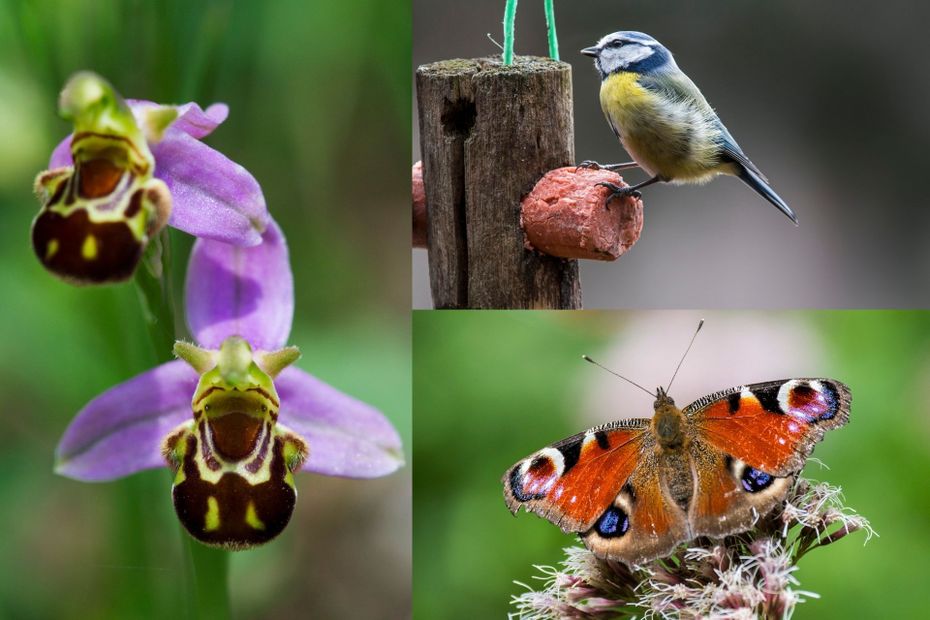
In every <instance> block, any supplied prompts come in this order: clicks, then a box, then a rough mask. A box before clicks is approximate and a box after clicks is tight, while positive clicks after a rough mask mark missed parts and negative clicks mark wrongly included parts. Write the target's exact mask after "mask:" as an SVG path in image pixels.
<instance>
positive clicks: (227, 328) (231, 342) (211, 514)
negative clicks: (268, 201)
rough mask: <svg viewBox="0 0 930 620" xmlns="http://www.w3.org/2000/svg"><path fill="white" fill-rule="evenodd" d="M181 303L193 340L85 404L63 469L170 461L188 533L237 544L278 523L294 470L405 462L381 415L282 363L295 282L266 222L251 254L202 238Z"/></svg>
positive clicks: (117, 473) (286, 512) (72, 472)
mask: <svg viewBox="0 0 930 620" xmlns="http://www.w3.org/2000/svg"><path fill="white" fill-rule="evenodd" d="M186 306H187V318H188V323H189V325H190V328H191V333H192V334H193V336H194V339H195V340H196V341H197V343H198V344H196V345H195V344H190V343H183V342H180V343H178V344H177V345H176V346H175V352H176V354H177V355H178V357H180V358H181V359H179V360H176V361H172V362H168V363H166V364H162V365H161V366H158V367H156V368H153V369H152V370H149V371H147V372H144V373H142V374H141V375H138V376H137V377H135V378H133V379H130V380H128V381H126V382H125V383H122V384H120V385H117V386H115V387H113V388H111V389H110V390H108V391H106V392H104V393H103V394H101V395H100V396H98V397H97V398H95V399H94V400H92V401H91V402H90V403H88V405H87V406H85V407H84V408H83V409H82V410H81V411H80V412H79V414H78V415H77V417H76V418H75V419H74V420H73V421H72V423H71V425H70V426H69V427H68V429H67V430H66V431H65V434H64V436H63V437H62V439H61V442H60V443H59V446H58V450H57V465H56V471H57V472H58V473H60V474H62V475H65V476H68V477H71V478H75V479H78V480H85V481H102V480H112V479H114V478H119V477H121V476H126V475H128V474H131V473H133V472H136V471H139V470H142V469H147V468H152V467H159V466H165V465H166V464H167V465H169V466H170V467H171V468H172V469H173V470H174V471H175V481H174V488H173V498H174V505H175V510H176V512H177V514H178V517H179V519H180V520H181V522H182V523H183V524H184V526H185V527H186V528H187V530H188V531H189V532H190V533H191V534H192V535H193V536H194V537H195V538H197V539H198V540H201V541H202V542H205V543H207V544H213V545H220V546H225V547H229V548H234V549H241V548H246V547H249V546H253V545H256V544H261V543H263V542H266V541H267V540H270V539H271V538H273V537H274V536H275V535H276V534H278V533H279V532H280V531H281V530H282V529H283V528H284V526H285V525H286V524H287V522H288V520H289V518H290V516H291V513H292V511H293V508H294V504H295V501H296V491H295V489H294V483H293V473H294V472H296V471H299V470H301V469H303V470H306V471H312V472H316V473H320V474H325V475H332V476H346V477H354V478H372V477H377V476H383V475H386V474H388V473H391V472H392V471H394V470H396V469H397V468H398V467H399V466H400V465H401V464H402V463H403V457H402V455H401V444H400V438H399V437H398V435H397V432H396V430H395V429H394V428H393V426H391V424H390V422H388V420H387V419H386V418H385V417H384V416H383V415H382V414H381V413H380V412H379V411H377V410H376V409H374V408H372V407H370V406H369V405H366V404H364V403H362V402H359V401H357V400H355V399H354V398H352V397H350V396H347V395H345V394H343V393H341V392H339V391H338V390H336V389H334V388H332V387H330V386H328V385H326V384H325V383H322V382H321V381H319V380H318V379H315V378H314V377H312V376H310V375H309V374H307V373H306V372H304V371H302V370H300V369H298V368H295V367H293V366H291V364H292V363H293V362H294V361H296V359H297V358H298V356H299V352H298V350H297V348H296V347H287V346H285V345H286V343H287V339H288V337H289V335H290V328H291V322H292V319H293V310H294V299H293V283H292V277H291V272H290V265H289V262H288V252H287V245H286V242H285V239H284V236H283V234H282V233H281V231H280V229H279V228H278V226H277V224H275V223H274V221H269V224H268V226H267V228H266V230H265V232H264V234H263V236H262V243H261V245H257V246H254V247H237V246H233V245H230V244H227V243H222V242H218V241H213V240H209V239H199V240H198V241H197V242H196V244H195V245H194V249H193V251H192V254H191V259H190V263H189V266H188V278H187V290H186Z"/></svg>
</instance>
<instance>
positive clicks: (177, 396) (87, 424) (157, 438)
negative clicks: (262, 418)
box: [55, 360, 198, 482]
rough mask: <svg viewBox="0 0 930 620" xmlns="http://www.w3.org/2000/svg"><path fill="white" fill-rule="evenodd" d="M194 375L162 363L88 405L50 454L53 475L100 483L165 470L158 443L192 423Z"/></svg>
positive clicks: (176, 365) (184, 365)
mask: <svg viewBox="0 0 930 620" xmlns="http://www.w3.org/2000/svg"><path fill="white" fill-rule="evenodd" d="M197 379H198V376H197V373H196V372H195V371H194V370H193V369H191V367H190V366H188V365H187V363H186V362H182V361H180V360H177V361H173V362H168V363H166V364H162V365H161V366H158V367H156V368H153V369H152V370H149V371H146V372H144V373H142V374H141V375H138V376H136V377H133V378H132V379H130V380H129V381H126V382H124V383H121V384H119V385H117V386H116V387H113V388H111V389H109V390H107V391H106V392H104V393H103V394H101V395H100V396H98V397H97V398H95V399H94V400H92V401H90V402H89V403H88V404H87V406H85V407H84V408H83V409H82V410H81V411H80V412H79V413H78V414H77V416H76V417H75V418H74V420H72V421H71V424H70V425H69V426H68V429H67V430H66V431H65V434H64V436H63V437H62V438H61V442H60V443H59V444H58V449H57V450H56V451H55V457H56V466H55V471H56V472H58V473H59V474H61V475H63V476H67V477H69V478H74V479H76V480H83V481H85V482H99V481H105V480H113V479H115V478H120V477H122V476H127V475H129V474H131V473H134V472H137V471H140V470H143V469H151V468H153V467H163V466H165V461H164V459H163V458H162V455H161V442H162V440H163V439H164V438H165V436H166V435H167V434H168V432H169V431H171V429H173V428H174V427H175V426H177V425H178V424H180V423H181V422H183V421H184V420H187V419H192V414H191V397H192V395H193V394H194V390H195V389H196V387H197Z"/></svg>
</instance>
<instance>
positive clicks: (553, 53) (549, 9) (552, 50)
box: [545, 0, 559, 60]
mask: <svg viewBox="0 0 930 620" xmlns="http://www.w3.org/2000/svg"><path fill="white" fill-rule="evenodd" d="M553 1H554V0H546V2H545V9H546V27H547V28H548V29H549V57H550V58H552V60H558V59H559V39H558V37H557V36H556V34H555V8H554V7H553V6H552V4H553Z"/></svg>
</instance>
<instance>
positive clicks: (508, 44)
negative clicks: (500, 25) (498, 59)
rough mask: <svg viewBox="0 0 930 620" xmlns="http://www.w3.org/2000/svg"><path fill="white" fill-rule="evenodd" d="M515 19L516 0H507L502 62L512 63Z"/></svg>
mask: <svg viewBox="0 0 930 620" xmlns="http://www.w3.org/2000/svg"><path fill="white" fill-rule="evenodd" d="M516 19H517V0H507V4H506V5H505V6H504V64H505V65H512V64H513V31H514V22H515V21H516Z"/></svg>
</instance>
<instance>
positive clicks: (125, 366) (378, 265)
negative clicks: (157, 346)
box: [0, 0, 411, 618]
mask: <svg viewBox="0 0 930 620" xmlns="http://www.w3.org/2000/svg"><path fill="white" fill-rule="evenodd" d="M410 31H411V16H410V7H409V5H408V4H407V3H404V2H392V1H390V0H345V1H342V2H301V1H299V0H281V1H277V2H236V3H234V2H232V1H230V0H213V1H208V2H190V1H185V0H168V1H161V2H146V1H142V0H126V1H117V0H93V1H91V0H88V1H77V0H72V1H69V2H50V1H38V0H26V1H15V0H0V285H2V290H3V291H4V295H3V301H2V303H0V398H2V402H3V407H2V413H0V465H2V468H3V469H2V471H3V474H2V475H0V506H2V508H0V528H2V529H3V531H4V537H3V538H4V542H3V543H2V545H0V546H2V548H3V551H2V553H0V617H2V618H52V617H54V618H130V617H132V618H141V617H152V618H164V617H180V616H181V615H182V612H183V609H184V608H185V606H184V597H185V596H187V591H186V588H187V586H188V584H186V583H185V579H184V574H185V572H184V570H183V566H182V557H183V556H182V545H181V537H180V535H179V525H178V522H177V520H176V518H175V517H174V514H173V511H172V508H171V501H170V477H169V475H168V473H167V471H151V472H145V473H142V474H138V475H135V476H132V477H130V478H128V479H125V480H122V481H118V482H114V483H108V484H93V485H92V484H81V483H78V482H74V481H71V480H67V479H64V478H61V477H57V476H55V475H53V473H52V459H53V451H54V447H55V444H56V443H57V440H58V437H59V436H60V435H61V433H62V431H63V430H64V429H65V427H66V425H67V424H68V421H69V420H70V418H71V417H72V416H73V415H74V414H75V413H76V412H77V410H78V409H79V408H80V407H81V406H83V405H84V404H85V403H86V402H87V401H88V400H90V399H91V398H93V397H94V396H95V395H97V394H99V393H100V392H102V391H103V390H105V389H106V388H108V387H109V386H111V385H114V384H116V383H118V382H120V381H123V380H125V379H128V378H129V377H132V376H134V375H135V374H137V373H139V372H141V371H143V370H145V369H147V368H149V367H151V366H152V365H154V362H155V357H154V355H153V353H152V350H151V347H150V345H149V340H148V336H147V333H146V331H145V328H144V325H143V324H142V321H141V318H140V315H139V304H138V301H137V298H136V291H135V290H134V288H133V286H132V285H131V284H127V285H122V286H115V287H110V288H100V289H83V290H81V289H77V288H74V287H71V286H68V285H65V284H63V283H61V282H59V281H58V280H56V279H54V278H52V277H51V276H50V275H48V274H47V273H45V272H44V271H43V270H42V268H41V267H40V265H39V263H38V262H37V261H36V260H35V258H34V257H33V255H32V250H31V247H30V244H29V227H30V223H31V220H32V218H33V217H34V216H35V214H36V213H37V211H38V207H39V205H38V204H37V202H36V200H35V198H34V197H33V196H32V181H33V178H34V177H35V175H36V174H37V173H38V172H39V171H41V170H43V169H44V168H45V167H46V165H47V162H48V156H49V154H50V152H51V149H52V147H53V146H54V145H55V144H57V142H58V141H59V140H60V139H61V138H62V137H64V136H65V135H66V134H67V133H68V132H69V131H70V129H69V127H68V126H67V125H66V124H65V123H64V122H62V121H61V120H60V119H58V117H57V113H56V107H57V95H58V91H59V89H60V88H61V86H62V85H63V84H64V82H65V80H66V79H67V78H68V76H69V75H70V74H71V73H72V72H74V71H77V70H80V69H91V70H94V71H96V72H98V73H100V74H101V75H103V76H105V77H106V78H107V79H109V80H110V81H111V82H112V83H113V84H114V86H115V87H116V88H117V90H119V91H120V92H121V93H122V94H123V95H124V96H126V97H132V98H142V99H151V100H154V101H158V102H163V103H183V102H186V101H191V100H193V101H197V102H199V103H200V104H202V105H204V106H205V105H207V104H210V103H212V102H214V101H223V102H226V103H228V104H229V106H230V116H229V119H228V120H227V121H226V122H225V123H224V124H223V125H222V126H221V127H219V128H218V129H217V131H216V132H215V134H214V135H212V136H210V137H209V138H208V139H207V142H208V143H209V144H210V145H212V146H214V147H215V148H217V149H219V150H221V151H222V152H224V153H225V154H226V155H227V156H229V157H230V158H231V159H233V160H235V161H237V162H239V163H241V164H242V165H244V166H245V167H246V168H248V169H249V170H250V171H251V172H252V174H254V176H255V177H256V178H257V179H258V181H259V182H260V183H261V185H262V188H263V190H264V193H265V197H266V200H267V203H268V206H269V208H270V210H271V212H272V214H273V215H274V216H275V217H276V218H277V220H278V221H279V223H280V224H281V226H282V228H283V229H284V231H285V233H286V235H287V237H288V240H289V244H290V248H291V261H292V265H293V269H294V276H295V287H296V298H297V299H296V301H297V308H296V318H295V325H294V330H293V333H292V336H291V343H292V344H295V345H298V346H300V348H301V349H302V351H303V353H304V357H303V359H302V360H301V361H300V362H299V365H300V366H301V367H302V368H304V369H305V370H308V371H310V372H312V373H314V374H315V375H316V376H318V377H320V378H322V379H323V380H325V381H328V382H330V383H331V384H333V385H335V386H336V387H338V388H340V389H342V390H344V391H346V392H348V393H350V394H352V395H354V396H357V397H358V398H361V399H363V400H365V401H367V402H370V403H372V404H373V405H375V406H377V407H379V408H380V409H381V410H382V411H384V412H385V414H386V415H387V416H388V417H389V418H390V419H391V420H392V421H393V422H394V424H395V425H396V426H397V427H398V428H399V430H400V432H401V435H402V436H403V438H404V441H405V444H406V446H407V449H408V450H409V446H410V442H411V424H410V391H409V385H410V351H409V348H410V327H409V322H410V318H409V303H410V301H409V300H410V284H409V282H410V275H409V258H408V257H409V254H408V247H409V245H408V244H409V241H408V239H409V234H410V228H409V226H410V225H409V208H410V207H409V182H408V178H409V176H408V175H409V162H408V157H409V155H408V153H409V142H408V140H409V135H410V117H409V110H410V90H409V86H408V79H409V75H408V67H409V64H408V63H409V58H410V37H411V32H410ZM191 242H192V240H191V239H190V238H189V237H187V236H186V235H184V234H183V233H178V232H177V231H172V246H173V255H174V259H175V276H177V277H176V278H175V281H176V283H177V284H178V285H180V283H181V282H182V281H183V273H184V267H185V264H186V259H187V254H188V251H189V248H190V245H191ZM177 299H178V300H180V299H181V297H180V291H178V296H177ZM179 326H181V328H182V329H183V322H179ZM181 335H183V334H181ZM127 406H131V403H127ZM408 454H409V453H408ZM297 483H298V488H299V493H300V500H299V502H298V506H297V509H296V512H295V515H294V518H293V520H292V522H291V525H290V526H289V527H288V528H287V530H286V531H285V532H284V534H283V535H282V536H281V537H280V538H279V539H278V540H276V541H275V542H273V543H271V544H269V545H267V546H266V547H264V548H262V549H259V550H256V551H250V552H242V553H238V554H235V556H234V558H233V561H232V568H231V573H232V574H231V580H232V581H231V590H232V608H233V610H234V612H235V616H236V617H240V618H264V617H268V618H271V617H284V616H287V615H290V616H294V615H300V616H303V617H354V618H403V617H407V616H409V613H410V571H411V566H410V541H411V530H410V501H411V498H410V493H411V482H410V468H409V467H407V468H405V469H403V470H401V471H400V472H398V473H397V474H395V475H393V476H390V477H388V478H385V479H380V480H373V481H353V480H337V479H328V478H323V477H320V476H313V475H306V474H305V475H300V476H298V477H297ZM347 614H348V615H347Z"/></svg>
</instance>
